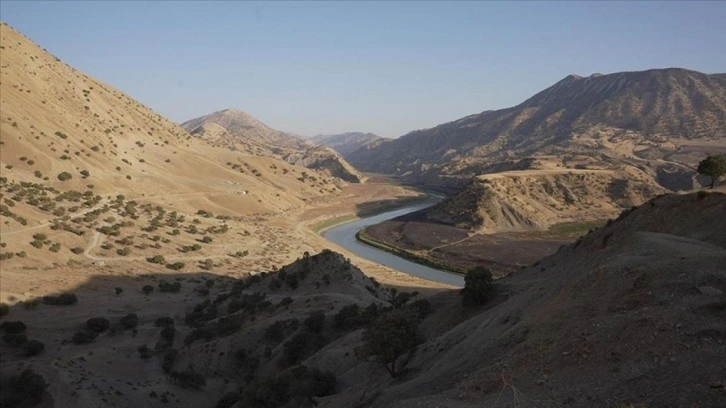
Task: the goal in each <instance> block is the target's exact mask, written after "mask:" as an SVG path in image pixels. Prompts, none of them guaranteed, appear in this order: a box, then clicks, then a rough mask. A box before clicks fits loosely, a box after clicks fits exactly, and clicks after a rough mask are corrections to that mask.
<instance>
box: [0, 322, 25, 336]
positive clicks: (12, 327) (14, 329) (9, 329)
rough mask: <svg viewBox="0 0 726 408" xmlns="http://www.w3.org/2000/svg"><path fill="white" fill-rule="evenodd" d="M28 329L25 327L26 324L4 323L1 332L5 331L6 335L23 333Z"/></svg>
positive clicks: (0, 328)
mask: <svg viewBox="0 0 726 408" xmlns="http://www.w3.org/2000/svg"><path fill="white" fill-rule="evenodd" d="M27 328H28V327H27V326H26V325H25V323H23V322H21V321H19V320H18V321H14V322H3V323H2V324H0V330H2V331H4V332H5V333H22V332H24V331H25V329H27Z"/></svg>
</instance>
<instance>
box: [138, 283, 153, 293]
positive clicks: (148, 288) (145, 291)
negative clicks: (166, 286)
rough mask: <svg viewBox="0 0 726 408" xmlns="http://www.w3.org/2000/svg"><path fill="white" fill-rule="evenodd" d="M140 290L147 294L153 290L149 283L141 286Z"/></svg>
mask: <svg viewBox="0 0 726 408" xmlns="http://www.w3.org/2000/svg"><path fill="white" fill-rule="evenodd" d="M141 291H142V292H144V294H146V295H148V294H149V293H151V292H153V291H154V287H153V286H151V285H145V286H144V287H143V288H141Z"/></svg>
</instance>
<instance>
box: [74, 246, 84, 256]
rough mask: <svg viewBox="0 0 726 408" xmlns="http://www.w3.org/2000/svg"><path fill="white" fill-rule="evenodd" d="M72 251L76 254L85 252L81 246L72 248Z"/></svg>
mask: <svg viewBox="0 0 726 408" xmlns="http://www.w3.org/2000/svg"><path fill="white" fill-rule="evenodd" d="M71 252H73V253H74V254H76V255H78V254H82V253H83V248H81V247H74V248H71Z"/></svg>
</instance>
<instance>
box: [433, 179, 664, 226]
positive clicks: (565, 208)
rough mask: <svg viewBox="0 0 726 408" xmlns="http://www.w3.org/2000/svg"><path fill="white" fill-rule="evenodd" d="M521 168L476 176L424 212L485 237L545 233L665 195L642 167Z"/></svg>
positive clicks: (615, 212)
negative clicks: (533, 231) (502, 234)
mask: <svg viewBox="0 0 726 408" xmlns="http://www.w3.org/2000/svg"><path fill="white" fill-rule="evenodd" d="M629 170H630V171H626V170H623V171H613V170H577V169H570V170H567V169H559V170H518V171H509V172H502V173H492V174H484V175H481V176H478V177H475V178H473V179H472V180H471V182H470V183H469V184H468V185H466V186H465V187H464V188H462V189H461V191H459V192H458V193H456V194H454V195H452V196H451V197H448V198H447V199H445V200H444V201H443V202H441V203H439V204H438V205H436V206H434V207H433V208H431V209H430V210H429V211H427V212H426V218H427V219H429V220H431V221H436V222H441V223H444V224H451V225H455V226H457V227H460V228H466V229H470V230H474V231H477V232H481V233H496V232H505V231H531V230H546V229H548V228H549V227H551V226H553V225H556V224H560V223H566V222H578V221H582V220H603V219H607V218H610V217H614V216H615V215H617V214H618V213H620V211H622V209H623V208H629V207H632V206H634V205H638V204H640V203H643V202H644V201H647V200H648V199H649V198H651V197H654V196H656V195H659V194H662V193H664V192H665V190H664V189H663V188H661V187H660V186H658V185H654V184H653V183H652V182H650V180H649V179H648V175H647V174H646V173H644V172H642V171H639V170H638V169H634V168H631V169H629Z"/></svg>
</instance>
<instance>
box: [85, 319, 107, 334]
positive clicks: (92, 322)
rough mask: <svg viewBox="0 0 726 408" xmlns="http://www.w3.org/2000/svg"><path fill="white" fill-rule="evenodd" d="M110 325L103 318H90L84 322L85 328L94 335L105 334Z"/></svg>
mask: <svg viewBox="0 0 726 408" xmlns="http://www.w3.org/2000/svg"><path fill="white" fill-rule="evenodd" d="M110 325H111V323H110V322H109V321H108V319H106V318H103V317H92V318H90V319H88V321H87V322H86V327H88V328H89V329H90V330H91V331H93V332H96V333H103V332H105V331H106V330H107V329H108V327H109V326H110Z"/></svg>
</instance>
